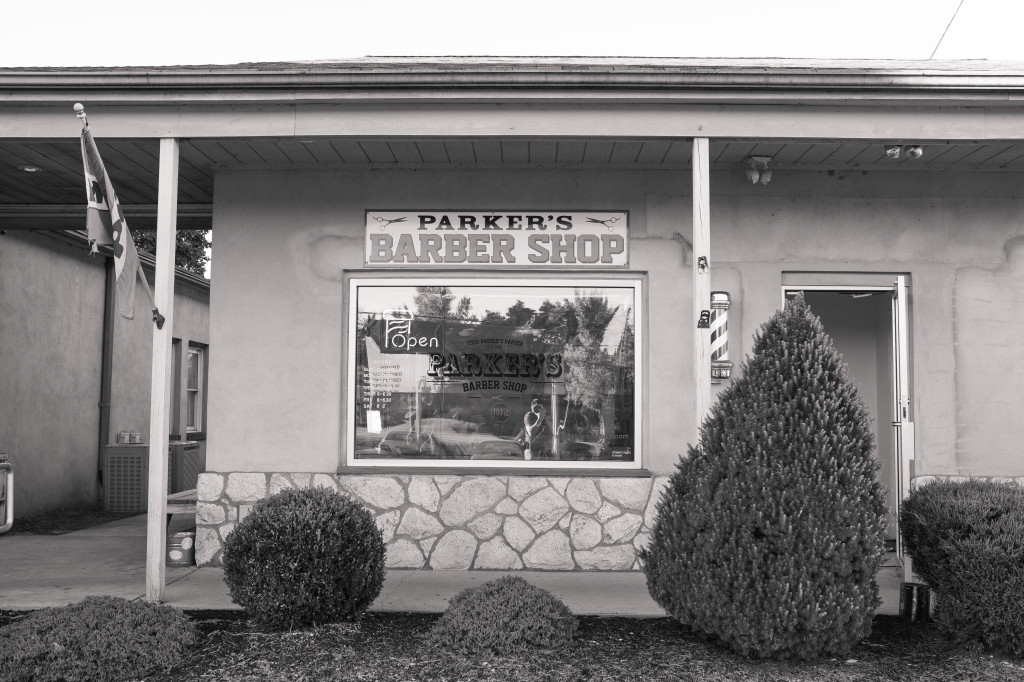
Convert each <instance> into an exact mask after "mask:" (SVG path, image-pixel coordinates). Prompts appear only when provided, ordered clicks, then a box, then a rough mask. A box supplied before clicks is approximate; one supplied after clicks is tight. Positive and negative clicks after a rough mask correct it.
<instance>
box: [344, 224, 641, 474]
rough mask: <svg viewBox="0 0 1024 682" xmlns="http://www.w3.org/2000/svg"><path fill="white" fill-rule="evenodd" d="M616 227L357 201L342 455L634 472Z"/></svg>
mask: <svg viewBox="0 0 1024 682" xmlns="http://www.w3.org/2000/svg"><path fill="white" fill-rule="evenodd" d="M628 224H629V214H628V212H625V211H619V212H608V211H558V212H554V211H537V212H523V211H515V212H508V211H493V212H474V211H393V210H368V211H366V224H365V244H364V246H365V266H366V268H367V269H366V270H364V271H356V272H352V273H350V274H349V276H348V277H347V282H346V285H347V286H346V294H347V306H346V310H347V320H346V323H347V327H346V329H347V333H346V337H347V338H346V347H347V348H346V362H347V367H348V368H349V371H348V373H347V376H348V382H347V384H348V385H347V387H346V390H347V400H346V401H345V402H346V405H347V409H346V412H347V414H346V415H344V416H345V418H346V424H347V447H346V448H345V450H346V452H347V456H346V464H347V465H350V466H380V467H388V466H395V467H403V466H404V467H408V466H428V467H429V466H447V467H451V466H453V465H457V466H459V467H480V468H487V467H492V468H493V467H509V466H511V467H516V466H523V467H526V468H529V467H535V466H538V465H541V466H545V467H554V468H558V467H579V466H581V463H586V464H585V466H588V467H597V468H609V469H616V468H620V469H630V468H638V467H639V466H640V458H639V448H640V442H641V440H640V430H641V421H640V415H641V414H642V409H641V405H640V396H641V391H640V390H639V383H638V382H639V381H640V373H639V372H638V371H637V369H638V368H637V358H638V357H640V352H639V348H640V347H641V346H640V343H641V330H642V320H641V310H642V304H641V301H642V300H643V298H642V297H643V284H644V280H643V278H642V277H641V276H639V275H637V274H635V273H630V272H629V271H628V267H629V240H628ZM573 271H579V272H573ZM453 460H458V461H457V463H456V462H454V461H453Z"/></svg>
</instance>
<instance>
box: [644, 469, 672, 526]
mask: <svg viewBox="0 0 1024 682" xmlns="http://www.w3.org/2000/svg"><path fill="white" fill-rule="evenodd" d="M668 481H669V477H668V476H655V477H654V482H653V483H652V484H651V495H650V497H649V498H648V500H647V508H646V509H644V525H645V526H647V527H648V528H653V527H654V521H655V519H656V518H657V516H658V502H660V501H661V496H662V495H664V494H665V490H666V489H667V488H668Z"/></svg>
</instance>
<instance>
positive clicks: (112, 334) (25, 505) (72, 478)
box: [0, 147, 210, 522]
mask: <svg viewBox="0 0 1024 682" xmlns="http://www.w3.org/2000/svg"><path fill="white" fill-rule="evenodd" d="M10 149H11V148H10V147H5V150H4V152H5V153H4V156H3V158H4V160H3V162H2V163H4V164H5V165H6V164H7V163H8V162H9V161H10V157H9V156H8V155H7V154H8V153H10ZM79 165H81V162H79ZM77 172H78V173H79V174H81V172H82V171H81V169H80V168H79V169H77ZM48 174H49V173H48ZM0 187H2V189H0V195H3V196H4V199H5V200H6V199H7V197H9V196H11V193H12V192H15V191H17V189H16V186H12V185H9V184H7V183H6V182H3V183H0ZM82 196H84V193H83V195H82ZM78 214H79V215H78V217H77V219H76V218H70V217H68V218H64V217H62V218H61V223H60V224H62V225H64V226H65V229H63V230H61V229H37V230H32V229H19V228H23V227H24V224H23V223H20V221H19V219H9V218H8V216H7V215H5V216H4V218H3V220H2V226H0V367H2V368H3V370H2V371H0V453H5V454H6V455H7V456H8V457H9V458H10V461H11V462H12V463H13V465H14V467H15V477H16V479H15V480H16V486H17V489H16V490H15V494H16V497H15V514H16V521H15V522H17V519H20V518H25V517H28V516H32V515H33V514H38V513H42V512H46V511H50V510H54V509H81V508H86V509H88V508H93V507H95V506H97V505H98V504H102V505H103V506H104V508H107V509H111V510H114V511H141V510H143V509H145V471H144V467H145V461H144V460H145V452H146V449H147V448H148V445H147V443H146V442H145V441H148V437H149V419H150V404H149V403H150V385H149V381H150V377H149V367H150V359H151V357H152V352H153V351H152V344H153V339H152V335H151V333H150V327H151V326H152V322H150V318H151V317H152V313H151V312H150V307H149V305H150V303H149V300H148V299H147V297H146V294H145V293H144V292H143V290H142V287H141V286H140V287H139V290H138V295H137V299H136V303H135V319H134V320H127V319H124V318H122V317H121V316H120V315H119V314H118V309H117V306H116V305H115V303H114V299H113V286H112V283H113V269H112V267H111V264H112V259H111V258H109V257H108V256H107V255H104V254H102V253H101V254H98V255H97V256H95V257H94V256H91V255H89V245H88V242H87V240H86V238H85V235H84V233H83V232H82V229H81V228H83V227H84V222H82V220H81V218H82V217H83V216H84V213H82V211H81V208H80V207H79V211H78ZM55 224H56V223H55ZM73 226H77V228H78V229H71V228H72V227H73ZM141 260H142V262H143V269H144V270H145V271H146V272H147V273H148V274H147V276H148V277H149V278H150V279H152V277H153V261H152V258H149V257H148V256H146V255H142V256H141ZM175 280H176V281H175V285H176V286H175V307H176V308H177V310H178V315H177V317H176V318H175V320H174V331H173V333H174V338H175V348H174V357H175V372H176V376H177V377H178V379H177V381H176V383H175V390H174V392H173V394H172V400H173V403H174V406H175V407H174V409H173V410H172V414H171V415H170V424H171V431H172V433H173V440H176V441H185V440H189V441H196V445H195V446H194V447H193V446H190V450H194V451H195V453H194V457H193V459H195V461H196V462H200V461H201V460H202V456H203V452H204V451H205V447H206V446H205V442H204V441H205V437H206V433H205V428H204V426H203V424H204V421H203V416H204V414H203V398H202V396H203V385H202V380H203V378H204V377H205V369H204V368H205V366H207V365H208V355H209V302H210V283H209V281H207V280H206V279H204V278H202V277H199V276H197V275H194V274H192V273H189V272H187V271H185V270H181V269H179V270H178V271H177V273H176V277H175ZM190 369H191V370H192V372H191V374H190ZM190 396H191V397H190ZM196 408H198V409H196ZM122 432H124V433H126V434H131V433H132V432H135V433H136V434H137V439H138V440H140V441H143V442H141V443H140V444H123V445H122V444H119V443H120V441H119V439H118V434H119V433H122ZM128 439H129V440H130V435H129V438H128ZM105 454H113V455H114V458H115V459H116V460H117V463H118V464H119V465H120V467H119V468H118V470H117V471H112V472H104V469H105V457H104V455H105ZM176 464H177V462H176ZM104 473H106V474H107V476H106V477H105V476H104ZM111 474H112V475H113V478H111ZM111 483H112V484H113V487H111V485H109V484H111Z"/></svg>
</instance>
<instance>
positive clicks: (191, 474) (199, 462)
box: [167, 440, 206, 493]
mask: <svg viewBox="0 0 1024 682" xmlns="http://www.w3.org/2000/svg"><path fill="white" fill-rule="evenodd" d="M202 445H205V443H204V444H200V443H199V442H198V441H194V440H185V441H171V444H170V459H169V461H168V467H169V468H168V472H167V492H169V493H180V492H181V491H182V490H192V489H193V488H195V487H196V484H197V483H198V482H199V474H201V473H203V469H205V468H206V452H205V450H206V448H205V447H202Z"/></svg>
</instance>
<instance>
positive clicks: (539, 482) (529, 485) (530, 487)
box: [508, 476, 548, 502]
mask: <svg viewBox="0 0 1024 682" xmlns="http://www.w3.org/2000/svg"><path fill="white" fill-rule="evenodd" d="M547 487H548V482H547V479H545V478H542V477H540V476H509V479H508V494H509V497H511V498H512V499H513V500H515V501H516V502H522V501H523V500H525V499H526V498H527V497H528V496H529V495H530V494H531V493H535V492H537V491H538V490H540V489H541V488H547Z"/></svg>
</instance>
